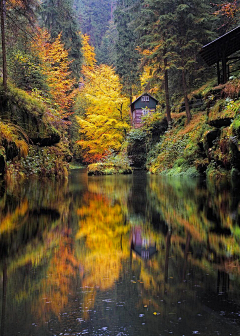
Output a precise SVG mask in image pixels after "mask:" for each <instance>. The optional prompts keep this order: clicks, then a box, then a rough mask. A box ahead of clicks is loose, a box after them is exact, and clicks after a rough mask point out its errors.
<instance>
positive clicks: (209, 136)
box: [203, 128, 221, 150]
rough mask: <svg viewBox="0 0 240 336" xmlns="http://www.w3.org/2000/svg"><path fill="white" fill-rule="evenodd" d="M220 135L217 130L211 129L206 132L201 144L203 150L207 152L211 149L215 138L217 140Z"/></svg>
mask: <svg viewBox="0 0 240 336" xmlns="http://www.w3.org/2000/svg"><path fill="white" fill-rule="evenodd" d="M220 135H221V130H220V129H218V128H215V129H212V130H209V131H207V132H206V133H205V134H204V135H203V144H204V149H205V150H207V149H209V148H212V147H213V145H214V142H215V140H216V139H217V138H219V137H220Z"/></svg>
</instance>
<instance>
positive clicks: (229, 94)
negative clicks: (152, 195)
mask: <svg viewBox="0 0 240 336" xmlns="http://www.w3.org/2000/svg"><path fill="white" fill-rule="evenodd" d="M210 84H211V83H210ZM210 84H209V83H208V84H206V85H205V86H203V87H202V88H201V89H199V90H198V91H195V92H193V93H192V94H191V95H190V103H191V105H192V106H194V102H196V101H198V102H199V101H200V102H201V103H200V104H198V106H197V107H196V108H192V120H191V121H190V123H188V124H187V120H186V115H185V112H179V111H180V110H181V109H182V107H183V104H182V103H180V104H179V105H178V106H175V107H174V108H173V110H174V111H175V112H174V113H172V123H171V126H170V127H168V129H167V131H166V132H164V133H162V134H161V135H160V137H159V140H158V141H156V142H155V143H153V142H152V143H151V144H150V147H149V146H148V147H149V150H148V151H147V152H146V162H145V166H146V169H147V170H148V171H149V172H150V173H152V174H163V175H186V176H201V175H203V176H207V177H209V178H216V179H218V178H220V177H236V176H238V175H240V151H239V149H240V146H239V143H240V116H239V108H240V100H239V98H238V94H239V92H238V90H239V89H238V81H237V80H232V81H230V82H228V83H227V84H226V85H221V86H214V85H210ZM148 128H149V127H148ZM142 132H145V134H146V133H147V132H146V127H145V129H144V127H143V129H142ZM151 138H152V134H151V133H150V135H149V136H147V135H146V136H145V138H144V141H142V145H143V143H144V144H145V145H146V146H147V143H148V142H149V141H150V139H151Z"/></svg>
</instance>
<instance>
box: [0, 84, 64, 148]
mask: <svg viewBox="0 0 240 336" xmlns="http://www.w3.org/2000/svg"><path fill="white" fill-rule="evenodd" d="M45 112H46V111H45V107H44V105H43V104H42V103H41V102H40V101H39V100H38V99H36V98H33V97H31V96H30V95H29V94H28V93H27V92H25V91H23V90H20V89H17V88H14V87H12V86H9V87H8V91H7V92H5V91H4V90H3V87H2V86H1V87H0V114H1V116H2V118H4V120H8V121H10V122H12V123H14V124H15V125H18V126H19V127H21V129H22V130H23V131H24V132H25V133H26V134H27V136H28V138H29V139H30V140H31V142H32V143H34V144H38V145H39V146H50V145H53V144H56V143H58V142H59V141H60V134H59V132H58V131H57V130H56V129H55V128H54V127H52V126H51V125H50V124H49V123H48V122H47V120H46V119H45V118H44V113H45Z"/></svg>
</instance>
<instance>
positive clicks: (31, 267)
mask: <svg viewBox="0 0 240 336" xmlns="http://www.w3.org/2000/svg"><path fill="white" fill-rule="evenodd" d="M66 187H67V185H66V183H65V182H64V183H62V182H60V181H59V182H56V181H55V182H54V181H52V182H51V181H46V182H40V181H37V180H36V181H32V183H31V184H28V183H27V184H23V185H21V186H17V185H15V186H14V187H11V185H10V186H9V188H8V189H6V190H5V192H4V194H3V195H2V198H1V199H0V219H1V221H0V233H1V235H0V252H1V256H2V260H1V262H0V270H1V271H2V272H3V280H4V279H6V276H5V274H6V272H7V274H8V281H3V292H4V291H5V288H6V285H5V284H6V282H7V285H8V288H9V289H8V293H10V297H9V295H8V298H7V299H6V300H3V305H4V306H5V308H6V309H5V311H6V312H7V313H6V316H11V314H9V309H10V306H9V307H8V303H9V302H12V301H16V302H17V304H18V305H20V304H21V303H23V302H29V301H30V302H31V303H32V306H33V307H34V306H35V305H36V306H37V308H38V309H37V310H38V312H39V314H41V309H42V308H43V305H41V303H43V300H42V295H43V293H44V294H45V288H46V286H45V285H46V283H44V281H42V277H44V274H46V270H47V271H48V272H50V273H49V274H50V276H53V275H54V274H55V278H54V279H55V281H56V282H55V285H60V284H62V283H63V286H62V287H63V288H65V287H67V284H66V283H65V284H64V281H65V282H66V279H64V277H62V276H61V273H62V272H65V274H66V273H67V272H68V273H71V270H69V269H68V268H67V267H66V266H67V265H69V267H70V261H69V258H70V257H69V258H68V257H67V256H66V255H67V251H68V247H66V248H65V245H66V239H67V238H66V235H65V231H64V230H63V229H62V227H63V224H64V223H66V220H67V218H68V216H69V204H70V203H71V197H68V198H66V192H67V188H66ZM61 236H64V238H65V241H64V242H63V241H62V240H61V239H60V238H61ZM56 249H57V250H56ZM57 251H58V254H57ZM60 255H61V258H62V259H64V262H65V263H63V262H62V265H63V264H64V266H63V269H61V263H58V258H59V260H60V261H61V260H62V259H61V258H60ZM48 261H49V264H48ZM65 267H66V269H64V268H65ZM30 271H33V272H35V271H37V273H38V276H37V277H36V278H35V277H34V278H32V277H29V276H27V277H26V276H25V275H26V272H30ZM54 272H55V273H54ZM13 274H14V276H13ZM29 274H31V273H29ZM57 280H59V283H57ZM19 284H21V285H20V286H19ZM44 286H45V287H44ZM64 286H65V287H64ZM50 287H51V286H49V288H50ZM64 290H65V292H66V291H67V289H63V290H62V292H60V291H58V295H61V294H63V293H64ZM55 292H57V291H55ZM66 294H67V293H66ZM12 296H13V297H12ZM4 297H5V296H4V295H3V299H4ZM40 298H41V299H40ZM61 300H64V295H62V296H61ZM55 301H56V302H57V300H55ZM37 302H38V304H37ZM44 303H45V301H44ZM53 306H54V304H53ZM29 307H30V305H29ZM46 307H48V306H47V305H45V308H44V309H43V310H46V312H47V313H48V310H47V309H46ZM54 309H56V308H55V307H51V311H54ZM2 313H4V310H3V311H2ZM3 315H4V314H2V318H4V316H3ZM44 315H45V312H44ZM12 319H13V320H14V317H12ZM15 320H17V318H16V316H15ZM21 323H22V322H21ZM2 328H3V326H2ZM2 334H3V332H2Z"/></svg>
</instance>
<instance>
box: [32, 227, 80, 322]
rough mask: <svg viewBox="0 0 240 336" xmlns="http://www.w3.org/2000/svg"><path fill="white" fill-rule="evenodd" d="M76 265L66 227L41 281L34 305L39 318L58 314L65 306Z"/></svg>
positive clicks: (46, 318)
mask: <svg viewBox="0 0 240 336" xmlns="http://www.w3.org/2000/svg"><path fill="white" fill-rule="evenodd" d="M78 266H79V264H78V262H77V260H76V258H75V256H74V252H73V242H72V238H71V237H69V232H68V230H67V229H66V230H65V232H64V236H63V237H62V239H61V240H60V243H59V247H58V249H57V250H55V253H54V255H53V258H52V260H51V264H50V266H49V268H48V271H47V276H46V278H44V280H43V283H42V297H41V298H40V302H38V304H37V306H36V307H35V309H36V311H37V314H38V316H39V318H41V319H44V318H45V320H48V319H49V316H50V315H51V314H52V313H54V314H55V315H56V316H58V315H59V313H60V312H61V311H62V309H63V308H64V307H65V306H66V304H67V303H68V297H69V291H70V288H71V284H72V279H73V278H74V277H76V274H77V269H78Z"/></svg>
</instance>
